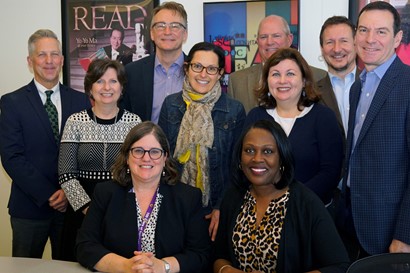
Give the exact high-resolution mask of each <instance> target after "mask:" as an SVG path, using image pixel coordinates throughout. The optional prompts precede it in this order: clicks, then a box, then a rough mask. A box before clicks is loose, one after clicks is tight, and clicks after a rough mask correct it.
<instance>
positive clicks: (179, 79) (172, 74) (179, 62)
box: [151, 52, 184, 123]
mask: <svg viewBox="0 0 410 273" xmlns="http://www.w3.org/2000/svg"><path fill="white" fill-rule="evenodd" d="M183 65H184V53H182V52H181V55H180V56H179V57H178V59H176V60H175V62H174V63H173V64H172V65H171V66H170V67H169V69H168V71H167V70H166V69H165V68H164V67H163V66H162V64H161V63H160V62H159V60H158V57H157V56H155V66H154V88H153V90H154V94H153V101H152V115H151V121H152V122H154V123H158V119H159V114H160V112H161V107H162V103H163V102H164V99H165V97H166V96H168V95H171V94H174V93H177V92H179V91H181V90H182V84H183V82H184V69H183Z"/></svg>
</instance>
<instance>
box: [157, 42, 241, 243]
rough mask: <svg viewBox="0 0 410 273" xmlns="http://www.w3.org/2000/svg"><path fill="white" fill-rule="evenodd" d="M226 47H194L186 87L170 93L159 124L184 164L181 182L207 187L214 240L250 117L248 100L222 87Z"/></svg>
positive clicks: (205, 196) (205, 201)
mask: <svg viewBox="0 0 410 273" xmlns="http://www.w3.org/2000/svg"><path fill="white" fill-rule="evenodd" d="M224 66H225V56H224V51H223V50H222V49H221V48H220V47H218V46H216V45H214V44H211V43H207V42H201V43H198V44H196V45H194V46H193V47H192V49H191V50H190V52H189V54H188V56H187V59H186V63H185V65H184V69H185V79H184V83H183V88H182V91H181V92H179V93H176V94H172V95H170V96H168V97H166V98H165V101H164V103H163V104H162V109H161V113H160V116H159V122H158V124H159V125H160V126H161V127H162V129H163V130H164V132H165V134H166V135H167V137H168V140H169V142H170V146H171V155H173V156H174V158H175V159H177V160H178V162H179V163H180V168H181V169H182V178H181V181H182V182H184V183H187V184H189V185H192V186H195V187H198V188H200V189H201V191H202V203H203V206H204V207H206V210H207V215H206V216H205V217H206V219H209V220H210V224H209V234H210V236H211V239H212V240H214V239H215V236H216V232H217V229H218V222H219V204H220V202H221V197H222V193H223V192H224V191H225V189H226V188H227V185H228V183H229V180H230V172H229V167H230V163H231V157H232V152H233V147H234V144H235V142H236V139H237V137H238V136H239V134H240V132H241V131H242V127H243V124H244V121H245V110H244V107H243V105H242V104H241V103H240V102H239V101H236V100H234V99H232V98H230V97H228V96H227V95H226V94H225V93H223V92H221V85H220V83H219V80H220V78H221V77H222V75H223V73H224V69H223V67H224Z"/></svg>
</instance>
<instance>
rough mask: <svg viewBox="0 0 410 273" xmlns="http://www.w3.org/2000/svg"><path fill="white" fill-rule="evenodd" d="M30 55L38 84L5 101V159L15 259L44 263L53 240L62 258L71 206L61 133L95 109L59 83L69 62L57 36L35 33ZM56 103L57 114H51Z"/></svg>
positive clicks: (1, 141)
mask: <svg viewBox="0 0 410 273" xmlns="http://www.w3.org/2000/svg"><path fill="white" fill-rule="evenodd" d="M28 50H29V56H28V57H27V61H28V65H29V67H30V69H31V70H32V71H33V73H34V80H33V81H31V82H30V83H29V84H28V85H26V86H23V87H21V88H20V89H18V90H16V91H14V92H11V93H9V94H6V95H4V96H2V97H1V99H0V109H1V115H0V155H1V161H2V164H3V167H4V169H5V170H6V172H7V174H8V175H9V176H10V178H11V179H12V184H11V194H10V200H9V204H8V208H9V214H10V216H11V218H10V221H11V227H12V231H13V256H14V257H33V258H41V257H42V255H43V250H44V247H45V244H46V242H47V239H48V238H50V241H51V247H52V256H53V259H58V258H59V254H58V251H59V249H60V248H61V246H60V245H59V243H60V240H61V238H60V237H61V231H62V227H63V212H64V211H65V210H66V207H67V199H66V197H65V194H64V192H63V190H62V189H61V188H60V186H59V184H58V175H57V162H58V150H59V147H58V146H59V143H58V141H59V133H60V132H61V131H62V129H63V128H64V124H65V121H66V119H67V118H68V116H69V115H71V114H72V113H74V112H78V111H80V110H82V109H85V108H88V107H90V106H91V105H90V101H89V99H88V98H87V97H86V96H85V95H84V94H83V93H81V92H77V91H75V90H73V89H70V88H68V87H66V86H63V85H61V84H59V76H60V72H61V68H62V66H63V60H64V57H63V56H62V53H61V44H60V42H59V41H58V39H57V36H56V35H55V34H54V33H53V32H52V31H50V30H46V29H40V30H38V31H36V32H35V33H34V34H32V35H31V36H30V38H29V40H28ZM50 92H51V95H50ZM50 100H51V102H50ZM50 103H52V105H54V106H53V109H54V112H53V113H54V115H49V114H48V112H47V111H46V106H47V105H49V104H50ZM51 117H53V118H54V119H53V122H52V121H51ZM53 125H55V126H54V127H53ZM53 129H54V131H53Z"/></svg>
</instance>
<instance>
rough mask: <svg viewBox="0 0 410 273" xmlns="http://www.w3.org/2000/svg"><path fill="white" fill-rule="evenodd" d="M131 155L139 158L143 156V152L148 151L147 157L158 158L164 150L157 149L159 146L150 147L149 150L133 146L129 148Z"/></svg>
mask: <svg viewBox="0 0 410 273" xmlns="http://www.w3.org/2000/svg"><path fill="white" fill-rule="evenodd" d="M130 152H131V155H132V156H133V157H134V158H136V159H141V158H143V157H144V156H145V153H148V155H149V157H150V158H151V159H153V160H155V159H159V158H160V157H161V156H162V154H163V153H164V150H162V149H159V148H152V149H149V150H145V149H143V148H141V147H135V148H131V149H130Z"/></svg>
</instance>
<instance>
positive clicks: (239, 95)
mask: <svg viewBox="0 0 410 273" xmlns="http://www.w3.org/2000/svg"><path fill="white" fill-rule="evenodd" d="M257 42H258V53H259V56H260V57H261V60H262V63H260V64H256V65H253V66H250V67H248V68H245V69H242V70H238V71H236V72H234V73H232V74H231V75H229V83H228V94H229V95H230V96H231V97H232V98H234V99H237V100H239V101H240V102H241V103H242V104H243V106H244V107H245V110H246V112H249V110H251V109H252V108H253V107H255V106H257V105H258V102H257V99H256V96H255V94H254V90H255V89H256V88H257V87H258V85H259V81H260V78H261V73H262V65H263V63H264V62H265V61H266V60H267V59H268V58H269V57H270V56H272V54H273V53H275V52H276V51H277V50H278V49H279V48H285V47H290V46H291V45H292V42H293V34H292V33H291V32H290V28H289V25H288V22H287V21H286V20H285V19H284V18H283V17H281V16H278V15H269V16H267V17H265V18H264V19H262V21H261V22H260V23H259V27H258V36H257ZM310 68H311V69H312V72H313V78H314V79H315V81H318V80H320V79H321V78H323V77H324V76H326V71H324V70H322V69H319V68H316V67H313V66H311V67H310Z"/></svg>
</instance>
